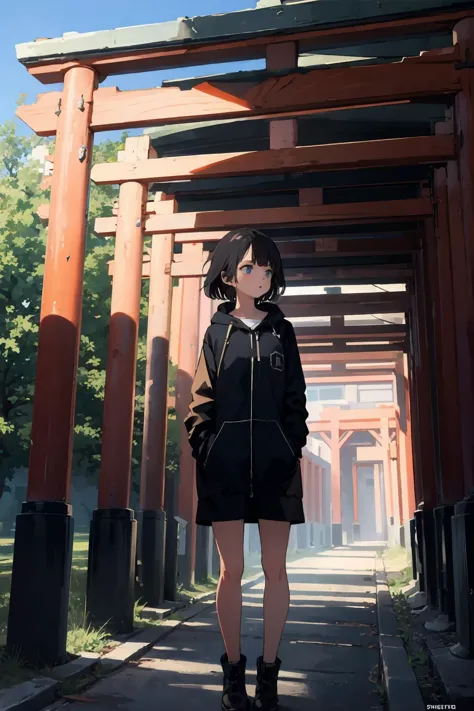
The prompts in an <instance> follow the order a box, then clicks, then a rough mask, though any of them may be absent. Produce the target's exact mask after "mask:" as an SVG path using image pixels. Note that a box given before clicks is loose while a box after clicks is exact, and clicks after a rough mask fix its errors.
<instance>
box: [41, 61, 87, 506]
mask: <svg viewBox="0 0 474 711" xmlns="http://www.w3.org/2000/svg"><path fill="white" fill-rule="evenodd" d="M95 84H96V78H95V75H94V72H93V71H92V70H91V69H89V68H86V67H81V66H73V67H72V68H71V69H70V70H69V71H68V72H67V73H66V75H65V77H64V89H63V92H62V111H61V115H60V116H59V119H58V131H57V136H56V149H55V160H54V164H55V167H54V174H53V179H52V189H51V210H50V222H49V229H48V239H47V243H46V259H45V267H44V279H43V296H42V302H41V317H40V318H41V320H40V328H39V338H38V359H37V364H36V383H35V396H34V406H33V423H32V429H31V449H30V465H29V472H28V487H27V499H28V500H29V501H38V500H39V501H41V500H49V501H69V494H70V477H71V458H72V442H73V429H74V408H75V401H76V382H77V362H78V355H79V342H80V330H81V316H82V288H83V279H84V254H85V245H86V215H87V201H88V194H89V175H90V162H91V154H92V134H91V132H90V128H89V127H90V121H91V107H92V104H91V102H92V96H93V92H94V87H95ZM81 96H83V97H84V101H85V110H84V111H80V110H79V109H78V101H79V99H80V97H81ZM83 146H84V147H85V151H84V152H83V154H82V153H81V151H82V147H83ZM82 155H83V160H80V159H79V158H80V156H81V157H82Z"/></svg>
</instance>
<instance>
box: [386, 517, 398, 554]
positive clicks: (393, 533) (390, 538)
mask: <svg viewBox="0 0 474 711" xmlns="http://www.w3.org/2000/svg"><path fill="white" fill-rule="evenodd" d="M387 528H388V530H387V543H388V546H389V547H390V548H393V547H395V546H399V545H400V527H399V526H398V524H395V523H394V524H391V525H390V526H388V527H387Z"/></svg>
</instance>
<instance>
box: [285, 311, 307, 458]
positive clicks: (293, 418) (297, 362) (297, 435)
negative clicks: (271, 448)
mask: <svg viewBox="0 0 474 711" xmlns="http://www.w3.org/2000/svg"><path fill="white" fill-rule="evenodd" d="M285 325H286V329H285V336H284V339H282V340H283V347H284V350H285V361H286V368H285V398H284V403H283V423H282V424H283V426H284V428H285V434H286V435H287V437H288V439H289V440H290V443H291V444H292V446H293V448H294V450H295V452H296V454H297V455H298V457H301V450H302V449H303V447H304V446H305V444H306V438H307V436H308V433H309V430H308V427H307V426H306V420H307V418H308V411H307V410H306V382H305V379H304V373H303V368H302V366H301V358H300V352H299V350H298V344H297V342H296V335H295V331H294V329H293V326H292V324H291V323H290V322H289V321H287V322H285Z"/></svg>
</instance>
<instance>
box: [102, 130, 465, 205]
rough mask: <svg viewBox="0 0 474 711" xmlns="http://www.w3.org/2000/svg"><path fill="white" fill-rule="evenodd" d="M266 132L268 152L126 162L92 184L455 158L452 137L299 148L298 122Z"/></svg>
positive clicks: (313, 192) (318, 196) (303, 197)
mask: <svg viewBox="0 0 474 711" xmlns="http://www.w3.org/2000/svg"><path fill="white" fill-rule="evenodd" d="M270 129H271V132H270V148H271V150H269V151H245V152H239V153H215V154H211V155H209V154H204V155H194V156H180V157H177V158H155V159H151V160H150V161H148V162H147V164H146V165H143V166H136V165H134V164H132V163H129V162H128V161H119V162H117V163H98V164H96V165H95V166H94V167H93V169H92V180H93V181H94V182H95V183H97V184H98V185H107V184H110V185H112V184H120V183H123V182H126V181H128V180H138V181H143V182H148V183H149V182H154V181H178V180H190V179H192V180H199V179H202V180H204V179H210V178H223V177H239V176H249V175H267V174H274V173H303V172H319V171H329V170H350V169H354V168H376V167H387V166H410V165H419V164H422V163H440V162H443V161H446V160H450V159H453V158H454V157H455V155H456V150H455V144H454V138H453V136H452V135H437V136H415V137H413V136H410V137H408V138H384V139H378V140H373V141H355V142H346V143H329V144H320V145H314V146H297V145H296V143H297V138H298V137H297V121H296V119H285V120H281V119H279V120H272V121H270ZM310 196H311V198H310ZM300 205H301V206H314V205H322V189H321V188H307V189H305V190H301V191H300ZM153 212H155V210H154V211H153Z"/></svg>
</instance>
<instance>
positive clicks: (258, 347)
mask: <svg viewBox="0 0 474 711" xmlns="http://www.w3.org/2000/svg"><path fill="white" fill-rule="evenodd" d="M255 340H256V342H257V360H258V361H259V362H260V341H259V336H258V331H255Z"/></svg>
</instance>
